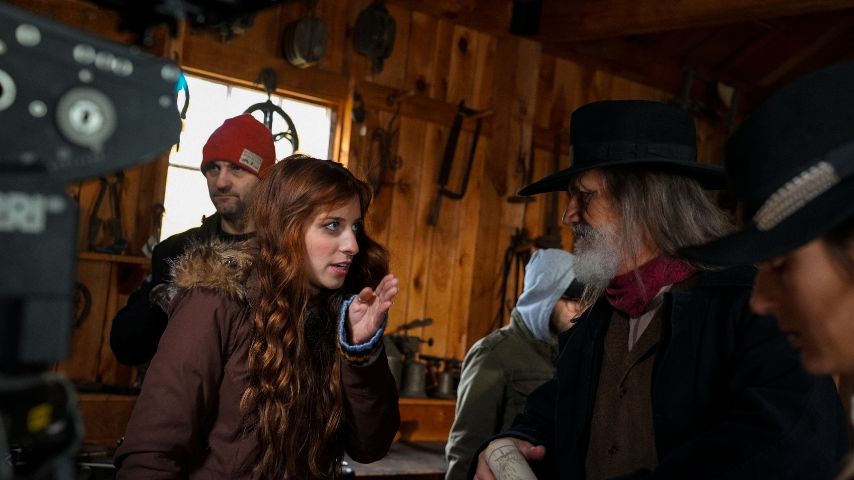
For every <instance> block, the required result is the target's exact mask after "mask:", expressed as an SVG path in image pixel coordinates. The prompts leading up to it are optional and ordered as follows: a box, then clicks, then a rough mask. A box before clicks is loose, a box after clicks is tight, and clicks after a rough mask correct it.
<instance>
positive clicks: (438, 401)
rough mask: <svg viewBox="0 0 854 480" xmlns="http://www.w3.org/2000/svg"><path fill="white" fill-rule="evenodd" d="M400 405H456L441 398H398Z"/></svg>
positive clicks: (453, 401)
mask: <svg viewBox="0 0 854 480" xmlns="http://www.w3.org/2000/svg"><path fill="white" fill-rule="evenodd" d="M399 403H400V405H427V406H435V407H441V406H446V407H447V406H454V405H456V404H457V401H456V400H446V399H442V398H432V397H424V398H418V397H400V401H399Z"/></svg>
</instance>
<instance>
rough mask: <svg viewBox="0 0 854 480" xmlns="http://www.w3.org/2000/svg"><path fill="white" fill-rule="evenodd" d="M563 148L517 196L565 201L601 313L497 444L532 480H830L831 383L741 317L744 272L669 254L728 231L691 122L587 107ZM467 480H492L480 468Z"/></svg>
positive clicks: (834, 445)
mask: <svg viewBox="0 0 854 480" xmlns="http://www.w3.org/2000/svg"><path fill="white" fill-rule="evenodd" d="M570 137H571V140H572V154H573V164H572V166H571V167H570V168H568V169H566V170H562V171H560V172H557V173H554V174H552V175H549V176H547V177H546V178H544V179H542V180H539V181H537V182H535V183H533V184H531V185H529V186H527V187H525V188H523V189H522V190H521V191H520V192H519V193H520V195H533V194H538V193H543V192H550V191H567V192H568V195H569V199H568V200H569V202H568V206H567V210H566V212H565V213H564V216H563V222H564V223H565V224H568V225H571V226H572V228H573V232H574V234H575V238H576V243H575V252H574V253H575V255H576V262H575V273H576V276H577V278H578V279H579V281H581V282H582V283H584V284H585V285H586V286H587V291H586V292H585V296H586V297H587V300H588V301H593V302H595V303H594V304H593V306H592V307H591V308H590V309H589V310H588V311H587V312H586V313H585V314H583V315H582V317H581V318H580V319H579V320H578V322H577V323H576V325H575V327H573V328H572V329H571V330H569V332H567V333H565V334H563V335H562V336H561V339H560V342H561V353H560V354H559V357H558V360H557V362H556V373H555V376H554V377H553V378H552V380H550V381H548V382H547V383H545V384H544V385H543V386H541V387H539V388H538V389H537V390H535V391H534V392H533V393H532V394H531V395H530V396H529V397H528V400H527V402H526V405H525V407H524V409H523V411H522V413H521V414H520V415H519V416H517V417H516V419H515V420H514V422H513V425H512V426H511V428H510V429H509V430H508V431H505V432H503V433H502V434H499V436H500V437H512V438H514V440H513V441H514V443H515V444H516V446H517V447H518V448H519V450H520V451H521V453H522V455H524V457H525V458H526V459H527V460H528V461H529V462H530V463H531V466H532V467H533V468H534V469H535V471H537V473H538V474H539V476H540V477H541V478H572V479H604V478H727V479H755V478H793V479H794V478H829V477H831V476H832V475H833V474H834V473H835V472H836V470H837V466H838V462H839V460H840V458H841V457H842V455H843V454H844V452H845V450H846V449H847V437H846V432H845V430H844V419H843V418H844V414H843V411H842V406H841V404H840V401H839V397H838V395H837V394H836V391H835V388H834V385H833V382H832V381H831V380H830V379H829V378H826V377H822V378H819V377H814V376H812V375H810V374H808V373H807V372H806V371H804V370H803V368H802V367H801V365H800V362H799V361H798V355H797V352H796V351H795V350H794V349H792V348H791V347H790V346H789V345H788V344H787V342H786V338H785V336H784V334H783V333H782V332H781V331H780V330H779V329H778V328H777V325H776V322H775V321H774V319H773V318H771V317H768V316H762V315H756V314H753V313H751V312H750V309H749V306H748V300H749V297H750V290H751V285H752V283H753V276H754V270H753V269H752V267H741V268H733V269H718V270H713V269H709V268H707V267H704V266H703V265H702V264H698V263H694V262H690V261H687V260H686V259H685V258H684V257H682V256H681V255H680V254H679V248H681V247H684V246H687V245H692V244H698V243H702V242H704V241H708V240H710V239H712V238H717V237H720V236H722V235H724V234H726V233H728V232H729V231H731V228H732V227H731V225H730V223H729V222H728V220H727V218H726V216H725V215H724V214H723V213H722V212H721V211H720V210H719V209H718V208H717V207H716V206H715V205H714V204H713V203H712V202H711V201H710V200H709V198H708V197H707V196H706V195H705V192H704V191H703V187H707V188H717V187H720V186H721V185H722V184H723V180H724V175H723V169H722V168H720V167H716V166H710V165H703V164H699V163H697V159H696V146H695V142H696V134H695V130H694V123H693V120H692V118H691V116H690V115H689V114H687V113H686V112H684V111H682V110H680V109H678V108H677V107H675V106H671V105H666V104H661V103H657V102H648V101H626V100H623V101H602V102H595V103H591V104H588V105H585V106H582V107H581V108H579V109H578V110H576V111H575V112H574V113H573V115H572V119H571V124H570ZM485 447H486V445H484V446H483V448H485ZM470 473H471V475H472V476H475V477H476V478H479V479H491V478H493V474H492V472H491V471H490V469H489V467H488V465H487V461H486V459H485V458H484V454H482V453H481V454H480V455H478V457H477V463H476V464H475V463H474V462H473V465H472V471H471V472H470Z"/></svg>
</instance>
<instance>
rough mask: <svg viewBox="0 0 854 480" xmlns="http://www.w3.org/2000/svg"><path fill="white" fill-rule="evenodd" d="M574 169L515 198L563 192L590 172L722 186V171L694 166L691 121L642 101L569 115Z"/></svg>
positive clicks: (596, 106)
mask: <svg viewBox="0 0 854 480" xmlns="http://www.w3.org/2000/svg"><path fill="white" fill-rule="evenodd" d="M569 140H570V144H571V152H572V153H571V156H572V166H570V167H569V168H567V169H564V170H561V171H559V172H555V173H553V174H551V175H549V176H547V177H545V178H543V179H541V180H537V181H536V182H534V183H532V184H530V185H528V186H525V187H523V188H522V189H521V190H519V195H523V196H527V195H534V194H537V193H545V192H561V191H566V188H567V187H568V186H569V180H570V179H571V178H572V177H573V176H575V175H577V174H579V173H581V172H584V171H587V170H591V169H594V168H611V167H633V168H648V169H651V170H657V171H667V172H672V173H676V174H680V175H686V176H689V177H692V178H694V179H696V180H698V181H699V182H700V184H701V185H703V186H704V187H706V188H722V187H723V186H724V185H725V184H726V180H725V178H726V177H725V176H724V170H723V168H722V167H720V166H716V165H706V164H702V163H699V162H698V161H697V132H696V130H695V129H694V119H693V118H692V117H691V115H690V114H689V113H688V112H686V111H684V110H682V109H680V108H678V107H676V106H675V105H668V104H665V103H660V102H652V101H646V100H605V101H600V102H593V103H588V104H587V105H584V106H582V107H579V108H578V109H576V110H575V111H574V112H573V113H572V118H571V119H570V124H569Z"/></svg>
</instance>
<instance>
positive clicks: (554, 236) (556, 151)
mask: <svg viewBox="0 0 854 480" xmlns="http://www.w3.org/2000/svg"><path fill="white" fill-rule="evenodd" d="M562 136H563V133H561V132H556V133H555V135H554V144H553V146H552V171H553V172H557V171H559V170H560V155H561V141H560V139H561V137H562ZM547 195H548V199H549V200H548V202H549V203H548V204H547V208H546V212H545V215H546V218H545V223H546V231H545V233H544V234H542V235H540V236H539V237H537V238H536V239H535V240H534V245H536V246H537V248H563V244H562V240H563V238H562V237H561V235H560V224H561V219H560V211H559V207H558V201H559V200H560V197H559V195H560V192H551V193H548V194H547Z"/></svg>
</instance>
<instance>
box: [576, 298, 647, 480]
mask: <svg viewBox="0 0 854 480" xmlns="http://www.w3.org/2000/svg"><path fill="white" fill-rule="evenodd" d="M660 337H661V310H659V311H658V312H656V313H655V316H654V317H653V319H652V321H651V322H650V323H649V325H648V326H647V327H646V330H644V332H643V333H642V334H641V336H640V338H639V339H638V341H637V343H636V344H635V345H634V347H632V350H631V351H629V350H628V341H629V320H628V318H626V317H625V316H622V315H621V314H619V313H617V312H616V311H615V312H614V314H613V315H612V316H611V322H610V324H609V325H608V331H607V333H606V334H605V350H604V354H603V357H602V371H601V374H600V376H599V384H598V387H597V389H596V403H595V405H594V407H593V418H592V421H591V425H590V444H589V446H588V449H587V458H586V460H585V468H586V478H587V480H599V479H606V478H612V477H615V476H619V475H624V474H627V473H631V472H634V471H636V470H639V469H643V468H648V469H653V468H655V466H656V465H658V456H657V453H656V449H655V431H654V428H653V418H652V391H651V386H652V370H653V364H654V362H655V353H656V351H657V349H658V342H659V339H660Z"/></svg>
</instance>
